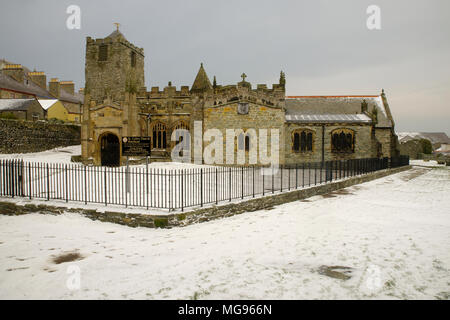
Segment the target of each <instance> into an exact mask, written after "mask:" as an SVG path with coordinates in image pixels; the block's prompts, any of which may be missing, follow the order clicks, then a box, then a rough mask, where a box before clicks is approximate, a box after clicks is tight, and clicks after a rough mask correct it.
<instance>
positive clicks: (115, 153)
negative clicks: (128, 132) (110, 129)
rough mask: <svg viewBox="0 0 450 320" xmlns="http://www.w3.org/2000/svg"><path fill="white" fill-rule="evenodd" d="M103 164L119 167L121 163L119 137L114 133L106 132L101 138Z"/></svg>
mask: <svg viewBox="0 0 450 320" xmlns="http://www.w3.org/2000/svg"><path fill="white" fill-rule="evenodd" d="M100 151H101V161H102V166H109V167H117V166H119V165H120V144H119V138H117V136H115V135H114V134H110V133H108V134H105V135H103V136H102V137H101V138H100Z"/></svg>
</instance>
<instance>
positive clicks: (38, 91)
mask: <svg viewBox="0 0 450 320" xmlns="http://www.w3.org/2000/svg"><path fill="white" fill-rule="evenodd" d="M0 88H3V89H8V90H14V91H20V92H24V93H27V94H32V95H35V96H36V97H38V98H44V99H54V98H55V97H53V96H52V95H51V94H50V92H48V91H47V90H45V89H43V88H41V87H39V86H38V85H37V84H35V83H34V82H33V81H31V80H28V81H27V80H25V82H24V83H20V82H18V81H16V80H15V79H14V78H12V77H10V76H7V75H4V74H2V73H0Z"/></svg>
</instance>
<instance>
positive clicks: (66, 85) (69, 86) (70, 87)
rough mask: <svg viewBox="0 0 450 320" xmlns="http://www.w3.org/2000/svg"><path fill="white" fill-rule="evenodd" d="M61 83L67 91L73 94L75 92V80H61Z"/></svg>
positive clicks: (62, 87)
mask: <svg viewBox="0 0 450 320" xmlns="http://www.w3.org/2000/svg"><path fill="white" fill-rule="evenodd" d="M59 84H60V87H61V89H62V90H64V91H65V92H67V93H69V94H71V95H74V94H75V84H74V83H73V81H61V82H60V83H59Z"/></svg>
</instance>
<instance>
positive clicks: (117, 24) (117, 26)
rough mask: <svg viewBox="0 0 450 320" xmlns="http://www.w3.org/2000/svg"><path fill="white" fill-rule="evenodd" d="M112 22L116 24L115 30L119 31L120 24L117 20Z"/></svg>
mask: <svg viewBox="0 0 450 320" xmlns="http://www.w3.org/2000/svg"><path fill="white" fill-rule="evenodd" d="M113 24H115V25H116V28H117V31H119V26H120V23H118V22H114V23H113Z"/></svg>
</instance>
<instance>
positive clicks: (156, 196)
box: [0, 156, 409, 211]
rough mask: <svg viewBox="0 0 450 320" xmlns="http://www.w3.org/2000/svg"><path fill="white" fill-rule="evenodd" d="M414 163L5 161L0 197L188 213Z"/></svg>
mask: <svg viewBox="0 0 450 320" xmlns="http://www.w3.org/2000/svg"><path fill="white" fill-rule="evenodd" d="M408 164H409V157H408V156H400V157H395V158H371V159H351V160H341V161H339V160H338V161H326V162H312V163H311V162H309V163H301V164H296V165H282V166H279V167H277V168H276V167H274V168H265V167H257V166H246V167H207V166H205V167H202V168H194V169H191V168H186V169H176V170H173V169H159V168H149V167H146V166H138V167H131V168H127V167H116V168H114V167H95V166H83V165H77V164H51V163H34V162H24V161H21V160H0V184H1V187H0V196H2V197H13V198H14V197H27V198H29V199H45V200H48V201H50V200H60V201H61V200H62V201H66V202H69V201H78V202H83V203H85V204H87V203H98V204H104V205H122V206H125V207H128V206H131V207H142V208H146V209H149V208H159V209H167V210H169V211H171V210H184V209H185V208H187V207H194V206H203V205H206V204H218V203H221V202H224V201H232V200H234V199H244V198H249V197H256V196H265V195H268V194H274V193H276V192H285V191H290V190H295V189H300V188H305V187H310V186H314V185H318V184H323V183H328V182H332V181H335V180H339V179H344V178H348V177H353V176H357V175H362V174H367V173H370V172H374V171H378V170H382V169H388V168H395V167H400V166H404V165H408Z"/></svg>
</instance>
